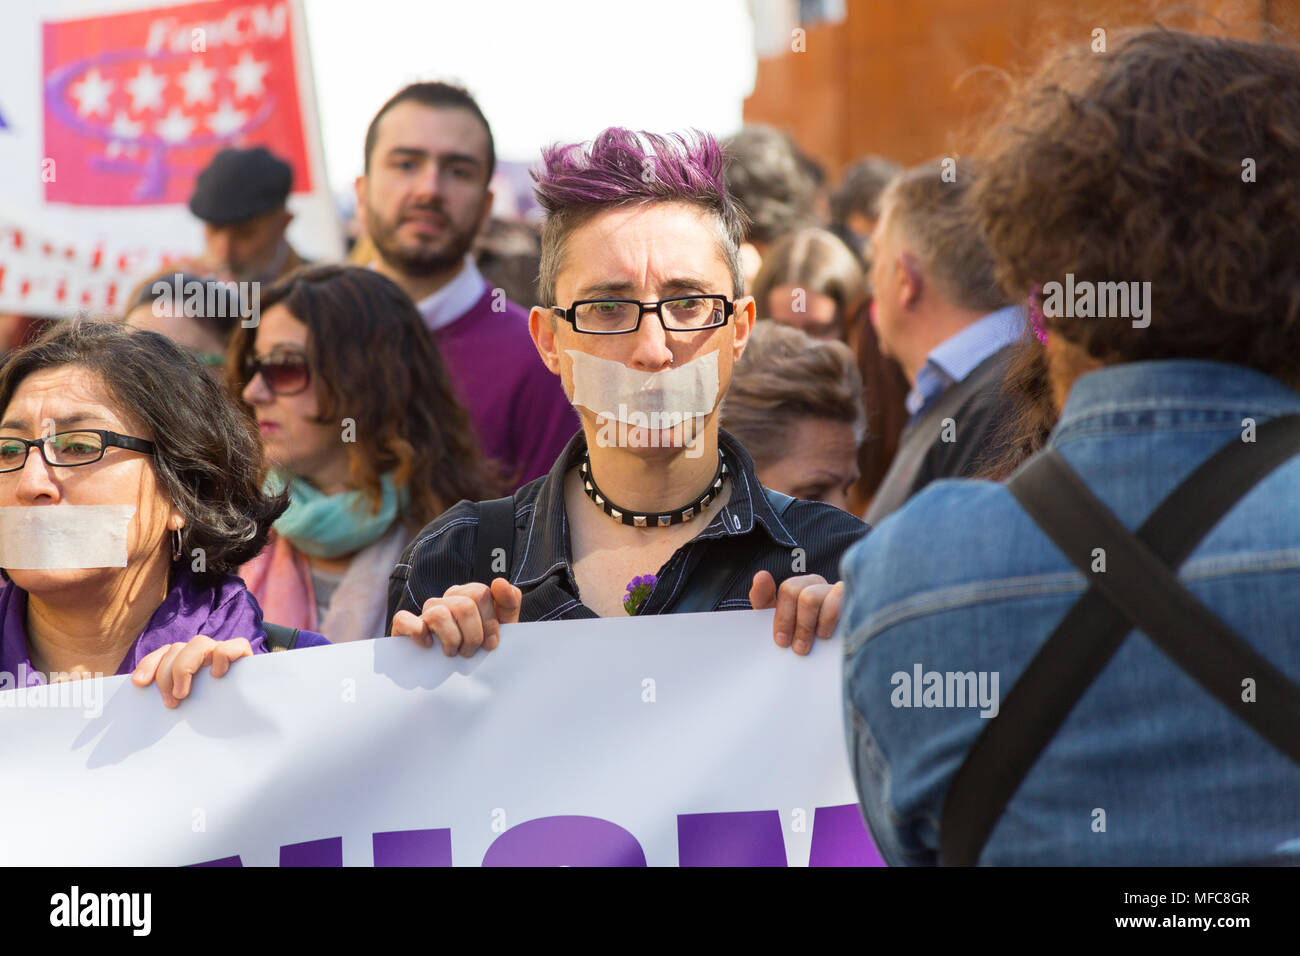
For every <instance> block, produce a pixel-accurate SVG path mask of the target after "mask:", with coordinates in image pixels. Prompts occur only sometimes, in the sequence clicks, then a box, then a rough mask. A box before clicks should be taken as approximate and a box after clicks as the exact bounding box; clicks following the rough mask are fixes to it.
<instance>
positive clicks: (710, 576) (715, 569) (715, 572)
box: [673, 488, 794, 614]
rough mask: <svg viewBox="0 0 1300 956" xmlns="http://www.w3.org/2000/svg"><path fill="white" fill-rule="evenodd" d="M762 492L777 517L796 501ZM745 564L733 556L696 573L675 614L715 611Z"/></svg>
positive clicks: (785, 496)
mask: <svg viewBox="0 0 1300 956" xmlns="http://www.w3.org/2000/svg"><path fill="white" fill-rule="evenodd" d="M763 491H764V493H765V494H766V495H767V503H768V504H769V505H771V506H772V510H773V511H775V512H776V514H777V517H780V516H782V515H784V514H785V512H786V509H787V508H789V507H790V504H791V503H792V502H793V501H794V499H793V498H791V497H790V496H789V495H785V494H782V493H781V492H779V491H773V490H772V489H771V488H764V489H763ZM745 564H749V561H748V559H746V560H744V561H743V563H742V559H741V556H740V555H739V554H737V553H734V552H733V558H732V560H730V561H717V562H711V563H709V564H707V565H703V566H701V567H700V568H698V569H696V571H695V573H694V575H692V576H691V580H690V581H689V582H687V584H686V587H685V589H684V590H683V591H682V594H681V596H680V597H679V598H678V599H677V604H676V606H675V607H674V608H673V613H674V614H692V613H694V612H696V611H712V610H713V609H714V608H715V607H717V605H718V599H719V597H720V596H721V595H722V594H723V593H724V592H725V590H726V588H727V586H728V585H729V584H731V582H732V580H733V579H734V578H735V577H736V575H737V574H739V573H740V572H741V569H742V567H743V565H745ZM780 583H781V582H780V581H778V582H777V584H780Z"/></svg>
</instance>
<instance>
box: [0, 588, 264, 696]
mask: <svg viewBox="0 0 1300 956" xmlns="http://www.w3.org/2000/svg"><path fill="white" fill-rule="evenodd" d="M198 634H206V635H207V636H208V637H210V638H212V639H213V640H214V641H225V640H230V639H232V638H236V637H244V638H247V639H248V643H249V644H251V645H252V646H253V653H254V654H264V653H266V650H267V648H266V634H265V632H264V631H263V630H262V609H261V608H260V607H258V605H257V599H256V598H254V597H253V595H252V594H250V593H249V591H248V588H246V587H244V582H243V581H242V580H240V579H239V578H237V577H234V576H233V575H229V574H226V575H222V576H221V577H220V578H219V579H218V580H217V582H216V583H215V584H213V585H211V586H208V587H203V586H201V585H199V584H197V583H196V582H195V580H194V576H193V575H192V574H191V573H190V570H189V568H186V567H184V566H182V567H181V568H180V569H179V570H178V571H177V572H176V577H175V580H174V581H173V582H172V589H171V591H169V592H168V594H167V597H166V598H164V599H163V602H162V604H160V605H158V610H156V611H154V613H153V617H151V618H149V623H148V624H146V625H145V628H144V630H143V631H141V632H140V636H139V637H137V638H136V639H135V641H134V642H132V644H131V647H130V649H129V650H128V651H127V652H126V657H124V658H122V663H121V664H119V665H118V668H117V673H118V674H129V673H131V672H132V671H133V670H135V668H136V666H137V665H138V664H139V663H140V661H141V660H143V659H144V658H145V657H146V656H147V655H148V654H150V653H151V652H152V651H156V650H157V649H158V648H160V647H163V646H165V645H167V644H174V643H176V642H178V641H180V642H184V641H188V640H189V639H190V638H192V637H194V636H196V635H198ZM0 672H4V673H5V674H8V675H13V676H12V677H10V678H9V681H13V680H16V682H17V686H20V687H30V686H32V685H33V684H43V683H45V678H44V676H43V675H42V674H41V673H40V672H39V671H35V670H33V669H32V662H31V658H30V656H29V654H28V652H27V592H26V591H24V590H22V588H20V587H18V586H17V585H16V584H14V583H13V582H12V581H9V582H6V583H4V584H3V585H0ZM9 681H6V686H9V687H12V686H15V685H14V684H13V683H9Z"/></svg>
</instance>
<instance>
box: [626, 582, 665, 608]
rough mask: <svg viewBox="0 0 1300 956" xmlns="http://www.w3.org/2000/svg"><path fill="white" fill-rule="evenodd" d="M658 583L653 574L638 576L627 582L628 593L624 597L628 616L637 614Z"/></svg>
mask: <svg viewBox="0 0 1300 956" xmlns="http://www.w3.org/2000/svg"><path fill="white" fill-rule="evenodd" d="M658 583H659V579H658V578H656V577H655V576H654V575H653V574H638V575H637V576H636V577H634V578H633V579H632V580H631V581H629V582H627V593H626V594H624V595H623V609H624V610H625V611H627V613H628V614H636V612H637V611H639V610H641V605H643V604H645V600H646V598H648V597H649V596H650V592H651V591H653V590H654V589H655V585H656V584H658Z"/></svg>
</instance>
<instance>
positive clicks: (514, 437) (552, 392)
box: [433, 285, 579, 487]
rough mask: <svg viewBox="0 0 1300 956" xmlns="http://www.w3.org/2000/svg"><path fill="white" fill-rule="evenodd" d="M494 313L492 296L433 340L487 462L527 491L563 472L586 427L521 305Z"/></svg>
mask: <svg viewBox="0 0 1300 956" xmlns="http://www.w3.org/2000/svg"><path fill="white" fill-rule="evenodd" d="M504 305H505V311H503V312H493V311H492V289H491V288H490V287H489V286H487V285H484V287H483V295H482V296H480V297H479V300H478V301H477V302H475V303H474V305H473V306H472V307H471V308H470V310H469V311H468V312H466V313H465V314H464V315H462V316H461V317H460V318H458V319H456V320H455V321H454V322H452V323H450V324H448V325H445V326H443V327H442V328H440V329H436V330H435V331H434V333H433V335H434V339H435V341H436V342H437V343H438V350H439V352H441V353H442V359H443V361H444V362H445V363H446V365H447V373H448V375H450V376H451V384H452V388H453V389H454V390H455V392H456V397H457V398H458V399H460V403H461V404H462V405H464V406H465V409H466V410H467V411H468V412H469V415H470V419H471V420H472V421H473V423H474V430H475V431H476V432H477V433H478V439H479V444H480V446H481V447H482V449H483V452H484V454H486V455H487V456H488V457H489V458H494V459H496V460H497V461H498V462H500V463H501V464H502V465H503V466H504V467H505V470H506V471H507V473H508V474H509V475H510V476H512V477H513V478H514V483H513V485H512V487H519V486H520V485H523V484H525V483H527V482H529V481H532V480H533V479H534V478H537V477H539V476H540V475H544V474H546V473H547V472H549V471H550V470H551V465H553V464H555V459H556V457H557V456H558V455H559V454H560V452H561V451H563V450H564V446H565V445H567V444H568V442H569V439H570V438H572V437H573V434H574V432H576V431H577V430H578V427H579V422H578V416H577V413H575V412H574V410H573V406H572V405H570V404H569V400H568V399H567V398H565V396H564V388H563V386H562V385H561V384H560V379H559V377H558V376H556V375H552V374H551V371H550V369H548V368H547V367H546V366H545V365H543V364H542V359H541V356H539V355H538V354H537V348H536V347H535V346H534V345H533V340H532V337H531V336H530V335H529V334H528V313H527V312H526V311H525V310H524V309H523V308H522V307H521V306H518V305H515V303H513V302H508V301H506V302H504Z"/></svg>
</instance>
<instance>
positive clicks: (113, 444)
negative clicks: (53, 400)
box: [0, 428, 154, 474]
mask: <svg viewBox="0 0 1300 956" xmlns="http://www.w3.org/2000/svg"><path fill="white" fill-rule="evenodd" d="M33 448H39V449H40V450H41V457H42V458H44V459H45V463H46V464H47V465H53V466H54V467H56V468H76V467H78V466H80V465H93V464H94V463H95V462H97V461H99V459H101V458H103V457H104V452H106V451H107V450H108V449H109V448H125V449H126V450H127V451H138V452H139V453H140V454H142V455H152V454H153V453H154V444H153V442H151V441H145V440H144V439H143V438H132V437H131V436H130V435H119V434H118V433H117V432H110V431H106V430H105V429H102V428H84V429H79V430H77V431H72V432H59V433H58V434H55V435H46V436H45V437H44V438H11V437H0V474H3V473H5V472H10V471H19V470H21V469H22V468H23V467H24V466H25V465H26V464H27V456H28V455H29V454H31V450H32V449H33Z"/></svg>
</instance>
